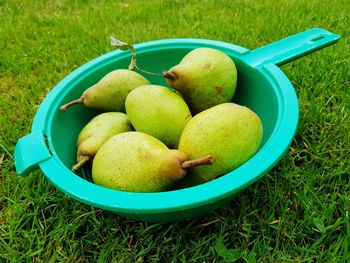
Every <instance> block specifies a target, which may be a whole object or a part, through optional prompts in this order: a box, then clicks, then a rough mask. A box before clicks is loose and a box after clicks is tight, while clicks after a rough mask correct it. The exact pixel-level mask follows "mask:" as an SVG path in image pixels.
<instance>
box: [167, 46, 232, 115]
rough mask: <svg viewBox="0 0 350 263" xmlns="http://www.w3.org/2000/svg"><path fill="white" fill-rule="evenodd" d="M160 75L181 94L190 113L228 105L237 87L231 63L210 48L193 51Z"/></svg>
mask: <svg viewBox="0 0 350 263" xmlns="http://www.w3.org/2000/svg"><path fill="white" fill-rule="evenodd" d="M163 76H164V77H165V78H166V79H167V81H168V84H169V85H170V86H171V87H172V88H174V89H176V90H178V91H180V92H181V94H182V95H183V97H184V99H185V101H186V102H187V104H188V105H189V108H190V110H191V112H192V113H193V114H195V113H198V112H201V111H203V110H205V109H208V108H210V107H212V106H215V105H217V104H220V103H224V102H230V101H231V100H232V98H233V95H234V93H235V91H236V86H237V69H236V65H235V63H234V61H233V60H232V59H231V58H230V57H229V56H228V55H226V54H225V53H223V52H221V51H219V50H216V49H213V48H204V47H203V48H196V49H194V50H192V51H191V52H189V53H188V54H187V55H186V56H185V57H184V58H183V59H182V60H181V62H180V63H179V64H178V65H176V66H174V67H172V68H171V69H170V70H169V71H165V72H164V73H163Z"/></svg>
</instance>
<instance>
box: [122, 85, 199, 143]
mask: <svg viewBox="0 0 350 263" xmlns="http://www.w3.org/2000/svg"><path fill="white" fill-rule="evenodd" d="M125 109H126V113H127V115H128V117H129V119H130V121H131V123H132V125H133V126H134V128H135V130H136V131H140V132H144V133H147V134H150V135H152V136H154V137H156V138H157V139H159V140H161V141H162V142H163V143H165V144H166V145H167V146H168V147H170V148H176V147H177V145H178V143H179V140H180V136H181V133H182V130H183V129H184V127H185V125H186V123H187V122H188V121H189V120H190V119H191V118H192V116H191V112H190V110H189V108H188V106H187V104H186V102H185V101H184V100H183V98H181V96H179V95H178V94H177V93H176V92H174V91H172V90H170V89H169V88H166V87H163V86H158V85H145V86H140V87H138V88H136V89H134V90H132V91H131V92H130V93H129V95H128V96H127V97H126V100H125Z"/></svg>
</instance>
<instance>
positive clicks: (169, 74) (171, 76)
mask: <svg viewBox="0 0 350 263" xmlns="http://www.w3.org/2000/svg"><path fill="white" fill-rule="evenodd" d="M163 77H164V78H166V79H169V80H171V81H174V80H176V79H177V75H176V74H174V73H172V72H170V71H166V70H165V71H163Z"/></svg>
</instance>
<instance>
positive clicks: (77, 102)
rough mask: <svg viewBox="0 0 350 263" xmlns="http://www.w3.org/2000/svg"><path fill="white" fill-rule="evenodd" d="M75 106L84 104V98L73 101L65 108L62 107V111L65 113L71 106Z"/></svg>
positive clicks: (64, 106) (65, 105)
mask: <svg viewBox="0 0 350 263" xmlns="http://www.w3.org/2000/svg"><path fill="white" fill-rule="evenodd" d="M74 104H84V98H83V97H81V98H79V99H76V100H72V101H71V102H68V103H67V104H64V105H63V106H61V108H60V110H61V111H62V112H65V111H66V110H67V109H68V108H69V107H70V106H72V105H74Z"/></svg>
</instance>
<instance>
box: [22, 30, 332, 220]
mask: <svg viewBox="0 0 350 263" xmlns="http://www.w3.org/2000/svg"><path fill="white" fill-rule="evenodd" d="M338 39H339V36H338V35H335V34H332V33H330V32H328V31H325V30H323V29H319V28H315V29H311V30H308V31H305V32H302V33H300V34H297V35H294V36H292V37H289V38H286V39H283V40H281V41H278V42H275V43H273V44H271V45H268V46H265V47H262V48H259V49H257V50H253V51H249V50H247V49H245V48H242V47H239V46H236V45H232V44H228V43H224V42H219V41H213V40H205V39H167V40H157V41H151V42H147V43H142V44H137V45H135V46H134V47H135V49H136V52H137V55H138V61H139V66H140V67H142V68H144V69H146V70H149V71H153V72H162V71H163V70H164V69H169V68H171V67H172V66H174V65H176V64H177V63H179V61H180V60H181V58H182V57H183V56H184V55H185V54H187V53H188V52H189V51H191V50H192V49H194V48H198V47H212V48H216V49H219V50H221V51H223V52H225V53H226V54H228V55H229V56H231V58H232V59H233V60H234V61H235V63H236V65H237V69H238V73H239V75H238V87H237V91H236V94H235V96H234V99H233V101H234V102H236V103H239V104H241V105H245V106H247V107H249V108H251V109H252V110H253V111H255V112H256V113H257V114H258V115H259V116H260V118H261V120H262V123H263V128H264V137H263V142H262V145H261V149H260V150H259V151H258V153H256V154H255V155H254V156H253V157H252V158H251V159H250V160H249V161H247V162H246V163H244V164H243V165H242V166H240V167H239V168H237V169H235V170H234V171H232V172H230V173H228V174H226V175H224V176H222V177H220V178H217V179H215V180H213V181H211V182H208V183H205V184H202V185H199V186H195V187H191V188H187V189H182V190H176V191H168V192H162V193H129V192H122V191H116V190H111V189H107V188H104V187H101V186H98V185H95V184H93V183H91V182H90V181H89V173H88V171H87V170H85V171H84V170H82V171H81V172H80V174H78V175H76V174H74V173H72V172H71V171H70V167H71V166H72V165H73V164H74V163H75V158H76V147H75V144H76V139H77V136H78V133H79V131H80V130H81V129H82V127H83V126H84V125H85V124H86V123H87V122H88V121H89V120H90V119H91V118H92V117H93V116H95V115H96V114H98V113H99V112H97V111H93V110H90V109H87V108H85V107H83V106H81V105H78V106H74V107H72V108H70V109H69V110H67V111H66V112H65V113H62V112H60V110H59V107H60V106H61V105H62V104H64V103H66V102H68V101H70V100H72V99H76V98H78V97H79V96H80V95H81V93H82V92H83V91H84V90H85V89H87V88H88V87H89V86H91V85H92V84H94V83H96V82H97V81H98V80H99V79H100V78H102V77H103V76H104V75H105V74H107V73H108V72H110V71H111V70H113V69H118V68H127V66H128V65H129V62H130V59H131V54H130V53H129V52H127V51H113V52H110V53H107V54H105V55H103V56H101V57H98V58H96V59H94V60H92V61H90V62H89V63H87V64H85V65H83V66H81V67H80V68H78V69H76V70H75V71H73V72H72V73H71V74H69V75H68V76H67V77H66V78H65V79H63V80H62V81H61V82H60V83H59V84H58V85H57V86H56V87H55V88H54V89H53V90H52V91H51V92H50V93H49V94H48V96H47V97H46V98H45V100H44V101H43V103H42V105H41V106H40V108H39V109H38V112H37V113H36V116H35V118H34V122H33V126H32V133H31V134H36V135H35V136H34V135H30V136H29V135H27V136H29V137H28V138H30V139H23V138H22V139H20V140H19V141H18V143H17V146H16V153H15V162H16V168H17V172H18V173H19V174H23V175H25V174H27V173H28V172H29V171H30V170H31V169H33V168H35V167H36V166H37V165H39V167H40V169H41V170H42V171H43V172H44V174H45V175H46V177H47V178H48V179H49V180H50V181H51V182H52V183H53V184H54V185H55V186H56V187H57V188H59V189H60V190H61V191H63V192H64V193H66V194H67V195H69V196H71V197H73V198H75V199H77V200H79V201H81V202H84V203H86V204H89V205H93V206H95V207H99V208H103V209H106V210H109V211H113V212H115V213H117V214H119V215H123V216H128V217H130V218H134V219H140V220H145V221H152V222H167V221H175V220H181V219H184V218H191V217H197V216H200V215H203V214H205V213H208V212H210V211H212V210H213V209H216V208H218V207H220V206H222V205H223V204H225V203H226V202H227V201H228V200H230V198H232V197H233V196H234V195H235V194H237V193H238V192H239V191H241V190H242V189H244V188H246V187H247V186H249V185H250V184H252V183H253V182H255V181H256V180H258V179H259V178H260V177H262V176H263V175H264V174H266V172H267V171H268V170H270V169H271V168H272V167H273V166H274V165H275V164H276V163H277V162H278V161H279V160H280V158H281V157H282V156H283V154H284V153H285V152H286V151H287V149H288V147H289V145H290V143H291V141H292V140H293V137H294V134H295V132H296V129H297V123H298V114H299V109H298V100H297V96H296V94H295V91H294V89H293V87H292V85H291V83H290V81H289V80H288V78H287V77H286V75H285V74H284V73H283V72H282V71H281V70H280V69H279V68H278V67H277V66H276V65H275V64H279V65H281V64H283V63H287V62H289V61H292V60H293V59H295V58H298V57H300V56H303V55H306V54H308V53H311V52H313V51H315V50H317V49H320V48H323V47H325V46H328V45H330V44H332V43H335V42H336V41H337V40H338ZM145 77H146V78H148V79H149V80H150V81H151V82H152V83H154V84H159V85H166V82H165V80H164V79H163V78H161V77H156V76H150V75H145ZM38 134H45V138H46V139H47V145H48V146H46V144H44V143H43V142H41V143H40V142H38V143H34V145H39V148H40V152H41V154H40V156H38V157H37V158H27V157H26V156H27V155H32V154H33V147H32V146H31V145H33V140H32V139H34V138H36V139H37V140H43V139H44V136H38ZM45 147H46V148H45ZM48 153H50V154H48ZM23 160H25V161H23ZM130 169H132V167H131V168H130Z"/></svg>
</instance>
